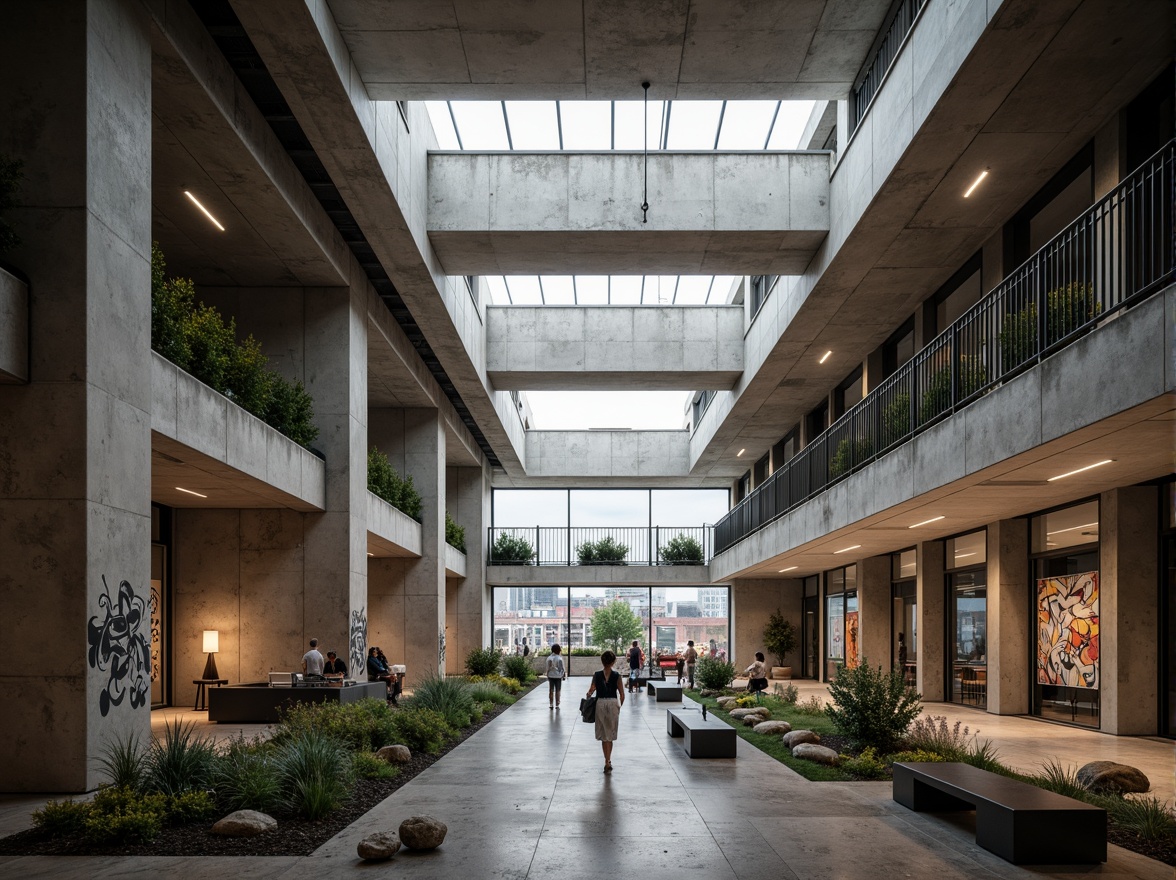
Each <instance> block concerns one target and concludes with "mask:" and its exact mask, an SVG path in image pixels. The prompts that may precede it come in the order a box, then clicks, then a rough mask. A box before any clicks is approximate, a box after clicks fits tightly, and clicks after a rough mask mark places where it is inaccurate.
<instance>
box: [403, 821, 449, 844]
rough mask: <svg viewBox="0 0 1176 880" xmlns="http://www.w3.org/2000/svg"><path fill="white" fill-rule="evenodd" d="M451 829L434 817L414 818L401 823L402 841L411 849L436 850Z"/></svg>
mask: <svg viewBox="0 0 1176 880" xmlns="http://www.w3.org/2000/svg"><path fill="white" fill-rule="evenodd" d="M448 830H449V828H448V827H447V826H446V825H445V823H444V822H442V821H441V820H440V819H434V818H433V817H432V816H413V817H411V818H409V819H405V820H404V821H403V822H401V823H400V840H401V842H403V843H404V845H405V846H407V847H408V848H409V849H436V848H437V847H439V846H440V845H441V844H442V843H443V842H444V840H445V833H446V832H447V831H448Z"/></svg>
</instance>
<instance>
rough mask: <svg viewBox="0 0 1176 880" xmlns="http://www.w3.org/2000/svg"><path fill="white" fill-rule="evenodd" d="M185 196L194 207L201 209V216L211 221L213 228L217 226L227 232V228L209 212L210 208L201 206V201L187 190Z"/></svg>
mask: <svg viewBox="0 0 1176 880" xmlns="http://www.w3.org/2000/svg"><path fill="white" fill-rule="evenodd" d="M184 195H186V196H187V197H188V201H190V202H191V203H192V204H193V205H195V206H196V207H197V208H199V209H200V213H201V214H203V215H204V216H205V217H207V218H208V219H209V220H211V221H212V225H213V226H215V227H216V228H217V229H219V230H220V231H221V232H224V231H225V228H224V227H223V226H221V225H220V221H219V220H217V219H216V218H215V217H213V216H212V214H210V213H209V212H208V208H206V207H204V205H202V204H200V200H199V199H197V198H196V196H194V195H192V194H191V193H190V192H188V191H187V190H184Z"/></svg>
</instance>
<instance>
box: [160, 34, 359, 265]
mask: <svg viewBox="0 0 1176 880" xmlns="http://www.w3.org/2000/svg"><path fill="white" fill-rule="evenodd" d="M151 134H152V138H151V201H152V223H151V234H152V237H153V238H154V240H155V241H157V242H159V246H160V248H161V249H162V251H163V253H164V256H165V257H166V259H167V262H168V270H169V272H170V273H172V274H176V275H182V276H184V277H190V278H192V279H193V280H194V281H195V282H196V283H197V284H198V285H199V284H205V285H216V286H224V287H234V286H242V287H255V286H269V287H281V286H294V285H299V286H303V285H305V286H327V285H339V284H342V283H344V281H343V278H342V276H341V275H340V273H339V271H338V269H337V268H336V266H335V265H333V264H332V257H331V256H329V255H328V254H327V253H326V252H324V250H323V248H322V246H321V244H320V242H319V241H316V239H315V237H314V235H312V234H311V232H310V231H308V229H307V227H306V224H305V222H304V219H303V218H300V217H299V216H298V215H297V214H296V213H295V212H294V211H293V210H292V209H291V207H290V204H289V202H288V201H287V200H286V198H285V196H284V194H283V193H282V192H280V191H279V188H278V187H277V186H275V184H274V182H273V180H272V179H271V178H270V176H269V175H268V174H267V172H266V169H264V168H262V166H261V165H260V164H259V163H258V162H257V160H256V159H255V158H254V156H253V154H252V153H251V152H250V150H249V149H248V148H247V146H246V145H245V144H244V143H243V142H242V140H241V138H240V137H238V135H237V134H236V132H234V131H233V130H232V127H231V126H230V125H229V123H228V122H227V121H226V119H225V117H224V115H223V114H222V113H221V111H220V110H219V109H218V108H217V106H216V105H215V104H214V102H213V101H212V100H211V99H210V97H209V95H208V92H207V91H206V90H205V88H204V87H203V85H202V84H201V83H199V82H198V81H197V80H196V78H195V77H194V76H193V74H192V72H191V70H190V69H189V68H188V66H187V64H186V63H185V62H184V61H183V59H181V58H180V57H179V55H178V53H177V52H176V49H175V47H174V46H172V44H171V43H170V42H169V41H168V40H167V39H166V38H165V37H164V36H163V35H162V34H161V33H160V32H159V31H158V30H157V29H153V35H152V133H151ZM184 190H188V191H189V192H191V193H192V194H193V195H194V196H195V197H196V198H197V199H198V200H199V201H200V203H201V204H203V205H204V206H205V207H206V208H207V209H208V210H209V212H210V213H211V214H212V215H213V216H214V217H216V219H217V220H218V221H220V224H221V225H222V226H224V227H225V230H224V231H223V232H221V231H219V230H218V229H217V228H216V227H215V226H213V224H212V223H211V222H210V221H209V220H208V219H207V218H206V217H205V216H204V215H203V214H201V213H200V211H199V209H198V208H197V207H196V206H195V205H193V204H192V203H191V202H190V201H189V200H188V199H187V197H186V196H185V195H184ZM335 258H336V259H337V256H336V257H335Z"/></svg>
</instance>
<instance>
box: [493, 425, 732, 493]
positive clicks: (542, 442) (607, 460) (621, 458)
mask: <svg viewBox="0 0 1176 880" xmlns="http://www.w3.org/2000/svg"><path fill="white" fill-rule="evenodd" d="M689 454H690V435H689V434H687V433H686V432H685V431H534V430H533V431H528V432H527V477H526V482H528V483H541V482H543V481H547V482H551V483H552V484H559V485H560V486H568V485H573V486H574V485H575V481H576V480H577V479H580V478H589V477H606V478H609V479H613V480H616V479H624V478H639V480H638V481H639V482H640V483H641V485H643V486H644V485H656V483H650V481H651V480H657V479H659V478H676V479H674V485H682V483H683V481H686V482H689V477H690V471H689V461H688V458H689ZM514 482H515V483H516V484H519V483H521V482H523V481H519V480H515V481H514ZM722 485H726V484H725V483H723V484H722Z"/></svg>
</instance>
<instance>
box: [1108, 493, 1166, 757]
mask: <svg viewBox="0 0 1176 880" xmlns="http://www.w3.org/2000/svg"><path fill="white" fill-rule="evenodd" d="M1157 515H1158V503H1157V501H1156V487H1155V486H1128V487H1125V488H1122V489H1112V490H1111V491H1110V492H1103V493H1102V495H1101V496H1100V498H1099V542H1100V543H1099V568H1100V571H1099V582H1100V587H1099V664H1100V665H1099V678H1100V685H1101V694H1100V701H1101V716H1102V718H1101V720H1102V724H1101V727H1102V729H1103V730H1104V731H1105V732H1106V733H1117V734H1121V735H1123V734H1136V735H1138V734H1153V733H1156V720H1157V714H1158V713H1157V709H1156V707H1157V705H1158V700H1159V694H1158V691H1157V675H1156V669H1157V667H1158V665H1159V658H1158V653H1157V652H1158V649H1159V629H1158V620H1159V590H1158V589H1157V583H1158V580H1157V579H1158V577H1159V570H1158V565H1159V563H1158V547H1157V540H1158V536H1157V530H1158V523H1157V521H1156V519H1157Z"/></svg>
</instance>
